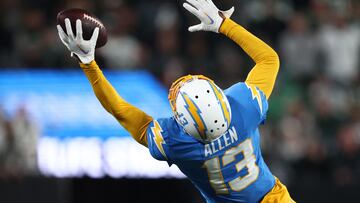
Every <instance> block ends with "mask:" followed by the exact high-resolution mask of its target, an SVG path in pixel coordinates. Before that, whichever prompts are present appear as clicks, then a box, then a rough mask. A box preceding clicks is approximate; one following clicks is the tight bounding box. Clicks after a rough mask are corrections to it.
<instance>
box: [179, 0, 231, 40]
mask: <svg viewBox="0 0 360 203" xmlns="http://www.w3.org/2000/svg"><path fill="white" fill-rule="evenodd" d="M186 1H187V3H184V4H183V6H184V8H185V9H186V10H188V11H189V12H190V13H192V14H194V15H195V16H196V17H197V18H199V20H200V21H201V23H200V24H198V25H194V26H191V27H189V31H190V32H196V31H200V30H203V31H212V32H216V33H219V29H220V26H221V24H222V23H223V21H224V19H225V18H230V17H231V15H232V14H233V13H234V7H232V8H230V9H229V10H227V11H220V10H219V9H218V8H217V7H216V6H215V4H214V3H213V2H212V0H186Z"/></svg>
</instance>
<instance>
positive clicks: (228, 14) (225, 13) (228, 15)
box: [223, 6, 235, 18]
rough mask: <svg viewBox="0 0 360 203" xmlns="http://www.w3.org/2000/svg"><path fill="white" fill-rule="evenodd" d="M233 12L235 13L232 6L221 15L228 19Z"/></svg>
mask: <svg viewBox="0 0 360 203" xmlns="http://www.w3.org/2000/svg"><path fill="white" fill-rule="evenodd" d="M234 11H235V8H234V6H233V7H231V8H230V9H229V10H227V11H223V13H224V16H225V17H226V18H230V17H231V16H232V14H233V13H234Z"/></svg>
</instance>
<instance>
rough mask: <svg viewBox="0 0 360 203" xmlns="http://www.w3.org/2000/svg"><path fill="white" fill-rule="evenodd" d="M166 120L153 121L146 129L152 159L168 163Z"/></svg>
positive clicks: (168, 140) (168, 139)
mask: <svg viewBox="0 0 360 203" xmlns="http://www.w3.org/2000/svg"><path fill="white" fill-rule="evenodd" d="M167 121H168V119H158V120H155V119H154V120H153V121H152V122H151V123H150V124H149V126H148V129H147V141H148V148H149V151H150V154H151V156H152V157H154V158H155V159H157V160H160V161H168V162H169V163H170V151H169V142H170V138H169V136H168V131H169V129H168V128H169V127H168V125H167V123H168V122H167Z"/></svg>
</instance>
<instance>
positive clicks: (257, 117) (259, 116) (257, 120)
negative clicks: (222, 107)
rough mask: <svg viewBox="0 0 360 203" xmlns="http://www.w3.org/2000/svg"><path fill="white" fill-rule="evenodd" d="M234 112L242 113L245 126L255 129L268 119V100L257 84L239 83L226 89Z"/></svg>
mask: <svg viewBox="0 0 360 203" xmlns="http://www.w3.org/2000/svg"><path fill="white" fill-rule="evenodd" d="M225 94H226V95H227V97H228V99H229V101H230V103H231V111H232V113H233V114H240V115H241V116H242V118H243V119H242V120H243V122H244V126H245V128H251V129H255V128H257V127H258V126H259V125H260V124H263V123H264V122H265V120H266V114H267V111H268V102H267V100H266V96H265V94H264V93H263V92H262V91H261V90H260V89H259V88H258V87H256V86H255V85H253V84H248V83H244V82H240V83H237V84H235V85H233V86H231V87H230V88H228V89H226V90H225Z"/></svg>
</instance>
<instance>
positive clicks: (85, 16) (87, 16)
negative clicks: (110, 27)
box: [83, 13, 104, 28]
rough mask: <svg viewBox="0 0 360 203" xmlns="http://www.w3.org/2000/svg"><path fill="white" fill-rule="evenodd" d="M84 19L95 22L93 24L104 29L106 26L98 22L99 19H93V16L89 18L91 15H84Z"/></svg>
mask: <svg viewBox="0 0 360 203" xmlns="http://www.w3.org/2000/svg"><path fill="white" fill-rule="evenodd" d="M83 18H84V19H86V20H90V21H91V22H93V23H95V24H96V25H98V26H99V27H100V28H104V25H103V24H102V23H101V22H100V21H98V20H97V19H95V18H93V17H91V16H89V15H87V14H85V13H84V17H83Z"/></svg>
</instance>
